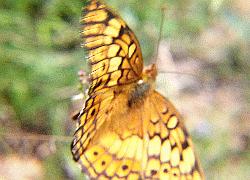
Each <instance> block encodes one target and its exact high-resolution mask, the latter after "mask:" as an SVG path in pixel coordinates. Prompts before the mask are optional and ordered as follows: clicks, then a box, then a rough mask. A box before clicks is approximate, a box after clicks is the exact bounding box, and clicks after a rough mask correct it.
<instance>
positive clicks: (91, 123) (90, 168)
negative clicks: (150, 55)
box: [72, 0, 204, 180]
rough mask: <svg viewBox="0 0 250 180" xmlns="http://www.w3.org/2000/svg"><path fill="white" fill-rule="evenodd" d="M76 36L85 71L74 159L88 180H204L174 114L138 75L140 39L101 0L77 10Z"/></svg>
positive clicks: (149, 78)
mask: <svg viewBox="0 0 250 180" xmlns="http://www.w3.org/2000/svg"><path fill="white" fill-rule="evenodd" d="M81 24H82V27H81V36H82V39H83V47H84V48H85V50H86V52H87V54H88V56H87V60H88V61H89V64H90V67H91V73H90V79H91V83H90V88H89V90H88V96H89V97H88V99H87V100H86V102H85V107H84V108H83V110H82V111H81V112H80V113H79V115H78V117H77V129H76V131H75V134H74V140H73V142H72V154H73V158H74V160H75V161H77V162H78V163H79V164H80V166H81V168H82V171H83V172H84V173H86V174H87V175H88V176H89V178H90V179H131V180H136V179H164V180H167V179H171V180H172V179H183V180H184V179H194V180H201V179H204V176H203V173H202V170H201V168H200V165H199V162H198V160H197V158H196V155H195V153H194V150H193V145H192V141H191V138H190V136H189V135H188V133H187V131H186V129H185V127H184V125H183V122H182V118H181V116H180V114H179V113H178V111H177V110H176V109H175V107H174V106H173V105H172V104H171V103H170V102H169V101H168V100H167V99H166V98H165V97H164V96H162V95H161V94H160V93H158V92H157V91H156V90H155V79H156V75H157V69H156V65H154V64H153V65H150V66H149V67H147V68H144V69H143V58H142V53H141V49H140V45H139V43H138V40H137V39H136V37H135V35H134V33H133V32H132V30H131V29H130V28H129V27H128V25H127V24H126V23H125V22H124V20H122V18H120V17H119V16H118V15H117V14H115V13H114V12H112V10H110V9H109V8H108V7H107V6H106V5H105V4H104V3H102V2H101V1H99V0H89V1H87V5H86V6H85V7H84V8H83V15H82V19H81Z"/></svg>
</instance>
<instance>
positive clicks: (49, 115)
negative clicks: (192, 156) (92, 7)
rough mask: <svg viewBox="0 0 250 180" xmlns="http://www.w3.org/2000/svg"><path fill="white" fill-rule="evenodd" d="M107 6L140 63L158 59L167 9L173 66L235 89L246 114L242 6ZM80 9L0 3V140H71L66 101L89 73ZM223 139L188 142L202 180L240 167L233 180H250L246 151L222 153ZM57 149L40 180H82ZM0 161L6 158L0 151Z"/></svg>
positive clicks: (246, 36)
mask: <svg viewBox="0 0 250 180" xmlns="http://www.w3.org/2000/svg"><path fill="white" fill-rule="evenodd" d="M106 2H107V4H109V5H110V6H111V7H112V8H113V9H116V11H117V12H119V14H120V15H121V16H122V17H123V18H124V19H125V20H126V21H127V22H128V24H129V26H130V27H131V28H132V29H133V30H134V32H135V34H136V35H137V37H138V39H139V41H140V44H141V47H142V51H143V55H144V58H145V60H146V62H149V61H150V59H152V58H153V57H154V56H155V55H156V53H155V51H156V47H157V41H158V38H159V27H160V23H161V20H160V19H161V16H162V12H161V8H162V7H167V10H166V12H165V14H166V16H165V19H164V26H163V32H162V34H163V37H162V39H163V40H167V41H168V42H170V44H171V53H172V55H173V57H174V59H176V60H178V59H180V58H183V57H189V58H194V59H197V60H198V61H201V62H203V63H204V64H205V65H204V66H203V67H204V69H202V70H203V74H204V75H206V76H208V77H209V78H210V79H213V80H214V82H215V84H218V83H226V84H229V85H230V84H231V85H232V86H239V87H240V90H241V91H242V95H243V97H244V99H245V100H246V105H245V104H244V105H243V107H242V109H248V108H249V106H247V105H248V104H249V103H250V90H249V81H250V74H249V72H250V61H249V57H250V54H249V53H250V42H249V41H250V30H249V27H250V21H249V17H250V16H249V14H250V13H249V11H250V7H248V9H247V10H246V8H247V7H245V5H244V0H242V1H236V0H234V1H229V0H212V1H205V0H198V1H195V0H187V1H182V0H167V1H166V0H155V1H152V0H144V1H142V0H138V1H134V0H128V1H117V0H107V1H106ZM240 3H241V4H240ZM83 5H84V1H82V0H74V1H68V0H0V132H29V133H37V134H48V135H70V136H72V134H73V130H74V122H73V123H72V122H70V116H69V114H70V112H71V107H72V102H71V100H70V99H71V97H72V96H73V95H75V94H77V85H78V78H77V71H78V70H79V69H81V68H83V69H85V70H87V69H88V68H87V66H86V61H85V60H84V52H83V50H82V49H80V43H81V40H80V36H79V30H80V25H79V19H80V14H81V7H82V6H83ZM208 36H209V37H210V38H207V37H208ZM211 39H212V40H211ZM209 41H212V43H210V42H209ZM246 116H247V120H248V118H249V114H247V115H246ZM194 134H195V133H194ZM227 136H228V133H227V132H221V133H220V136H219V137H221V139H217V138H218V136H216V135H213V136H211V137H200V138H199V136H195V137H196V138H194V140H195V142H196V143H197V146H198V149H199V152H201V155H202V157H204V158H201V160H202V164H204V165H203V166H204V167H205V172H206V175H207V177H208V179H228V175H227V172H228V171H230V170H231V169H232V167H231V166H234V165H233V164H231V163H233V162H237V163H239V164H240V165H239V166H237V168H238V167H239V169H237V170H236V171H237V173H238V174H237V176H236V175H235V177H234V176H232V177H231V178H232V179H237V177H242V178H243V179H244V178H245V177H246V176H247V175H249V173H247V161H248V160H249V159H250V157H249V154H247V153H246V150H245V149H244V150H242V151H235V152H228V150H229V149H230V148H228V147H227V144H225V143H223V142H226V141H228V137H227ZM245 136H246V135H245V134H244V137H245ZM246 138H247V142H249V136H246ZM1 139H2V138H1ZM225 139H226V140H225ZM56 146H57V148H56V153H55V154H53V153H52V155H50V156H47V157H45V158H42V159H43V165H44V168H45V179H47V178H48V177H50V178H49V179H51V177H52V176H53V177H54V179H77V178H80V177H81V175H80V174H79V170H78V168H77V166H76V164H75V163H74V162H73V160H72V158H71V154H70V143H69V142H67V143H64V144H61V143H60V144H58V143H56ZM248 148H249V145H248V147H247V149H248ZM7 149H8V148H7ZM203 149H204V150H206V151H203ZM236 149H237V148H236ZM208 151H210V152H211V151H212V152H213V151H216V152H214V153H218V154H216V155H214V156H213V155H211V154H210V156H213V157H212V159H210V160H207V159H206V158H205V157H208V154H206V153H205V152H208ZM202 152H203V153H202ZM0 153H9V151H8V150H6V148H4V147H1V144H0ZM228 156H231V158H228ZM208 158H211V157H208ZM213 158H214V159H213ZM241 159H245V160H243V161H241ZM234 160H235V161H234ZM235 173H236V172H235ZM215 175H216V176H217V177H218V178H216V176H215Z"/></svg>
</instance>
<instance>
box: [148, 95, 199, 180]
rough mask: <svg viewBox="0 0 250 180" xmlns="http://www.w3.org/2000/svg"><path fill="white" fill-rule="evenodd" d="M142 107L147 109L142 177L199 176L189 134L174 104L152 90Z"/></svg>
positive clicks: (183, 177)
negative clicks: (144, 162)
mask: <svg viewBox="0 0 250 180" xmlns="http://www.w3.org/2000/svg"><path fill="white" fill-rule="evenodd" d="M145 108H146V109H148V110H150V115H148V114H147V115H146V116H145V117H144V120H143V121H144V122H146V123H145V125H144V126H146V127H145V128H146V133H145V134H144V140H145V141H148V143H147V146H146V147H147V149H148V150H147V158H148V159H147V161H146V162H147V164H146V165H145V169H144V177H145V178H148V179H152V177H155V178H156V179H171V180H172V179H195V180H199V179H202V172H201V169H200V167H199V163H198V160H197V158H196V156H195V153H194V150H193V146H192V141H191V138H190V137H189V135H188V133H187V131H186V129H185V127H184V125H183V122H182V119H181V116H180V115H179V113H178V112H177V110H176V109H175V108H174V106H173V105H172V104H171V103H170V102H169V101H168V100H167V99H166V98H164V97H163V96H162V95H160V94H159V93H158V92H156V91H154V92H152V93H151V94H150V96H149V100H148V103H146V104H145ZM145 119H147V120H146V121H145Z"/></svg>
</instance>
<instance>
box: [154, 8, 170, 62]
mask: <svg viewBox="0 0 250 180" xmlns="http://www.w3.org/2000/svg"><path fill="white" fill-rule="evenodd" d="M166 9H167V6H166V5H163V6H162V7H161V23H160V29H159V38H158V41H157V49H156V59H155V60H154V61H155V62H154V63H156V61H157V59H158V55H159V47H160V42H161V39H162V32H163V26H164V19H165V14H166V13H165V12H166Z"/></svg>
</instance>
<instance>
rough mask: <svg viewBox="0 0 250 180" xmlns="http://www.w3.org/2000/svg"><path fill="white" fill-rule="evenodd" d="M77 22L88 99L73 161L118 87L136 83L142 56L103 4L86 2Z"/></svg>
mask: <svg viewBox="0 0 250 180" xmlns="http://www.w3.org/2000/svg"><path fill="white" fill-rule="evenodd" d="M81 23H82V32H81V35H82V38H83V40H84V43H83V47H84V48H85V49H86V52H87V53H88V61H89V63H90V65H91V74H90V76H91V85H90V88H89V92H88V94H89V96H90V97H89V98H88V100H87V101H86V103H85V108H84V109H83V110H82V111H81V112H80V114H79V116H78V124H77V130H76V132H75V137H74V141H73V143H72V153H73V156H74V159H75V160H76V161H78V160H79V158H80V156H81V155H82V154H83V153H84V152H85V151H86V149H87V147H88V146H89V144H90V143H91V140H92V139H93V137H94V136H95V134H96V132H97V130H98V129H99V128H100V127H101V126H102V124H103V123H104V122H105V121H107V119H108V118H109V116H110V115H109V112H110V111H111V109H113V108H114V107H113V105H112V103H113V101H114V98H115V96H116V92H118V91H119V89H120V87H121V86H123V85H126V84H133V83H134V82H136V81H138V80H139V79H140V78H141V76H142V68H143V60H142V54H141V51H140V47H139V43H138V41H137V39H136V37H135V35H134V33H133V32H132V31H131V30H130V28H129V27H128V26H127V25H126V24H125V22H124V21H123V20H122V19H121V18H120V17H118V16H117V15H116V14H114V13H113V12H112V11H111V10H109V9H108V8H107V7H106V6H105V5H104V4H102V3H101V2H99V1H98V0H88V1H87V5H86V6H85V7H84V8H83V17H82V20H81ZM123 89H128V90H129V88H126V87H124V88H123Z"/></svg>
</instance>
